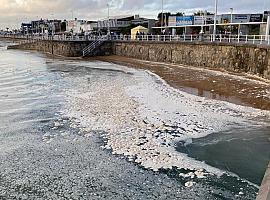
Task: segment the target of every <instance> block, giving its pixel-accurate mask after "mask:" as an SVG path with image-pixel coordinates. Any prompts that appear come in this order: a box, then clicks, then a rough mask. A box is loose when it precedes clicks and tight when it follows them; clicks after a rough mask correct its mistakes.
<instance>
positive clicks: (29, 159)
mask: <svg viewBox="0 0 270 200" xmlns="http://www.w3.org/2000/svg"><path fill="white" fill-rule="evenodd" d="M6 45H7V43H6V42H0V46H1V47H0V199H38V198H40V199H48V198H53V199H60V198H63V199H65V198H66V199H238V198H239V199H254V198H255V195H256V194H255V193H256V192H257V190H258V189H257V188H256V187H254V186H252V185H249V184H247V183H246V182H244V181H243V179H246V180H249V181H251V182H253V183H255V184H259V183H260V181H261V179H262V176H263V173H264V170H265V168H266V165H267V163H268V161H269V157H270V150H269V149H270V142H269V138H270V128H269V127H263V128H256V129H254V128H249V127H247V129H245V130H239V129H234V130H230V131H227V132H224V133H217V134H213V135H209V136H207V137H205V138H201V139H196V140H193V141H192V143H191V144H189V145H184V144H183V143H179V144H178V146H177V150H178V151H181V152H185V153H187V154H188V155H189V156H191V157H194V158H196V159H198V160H201V161H204V162H206V163H208V164H210V165H212V166H214V167H218V168H220V169H224V170H227V171H229V172H233V173H235V174H237V175H239V176H240V177H241V178H243V179H239V178H237V177H229V176H224V177H222V178H217V177H214V176H213V177H209V178H207V179H206V180H202V181H200V180H198V184H197V185H196V187H194V188H192V189H189V188H185V187H184V186H183V183H184V182H185V180H183V179H181V178H179V177H178V176H177V175H176V173H177V170H171V171H164V172H160V173H154V172H152V171H148V170H144V169H142V168H140V167H139V166H137V165H135V164H133V163H129V162H127V161H126V160H125V159H124V158H122V157H117V156H112V155H111V154H110V152H106V151H104V150H102V149H100V148H99V146H100V144H101V143H102V142H103V141H101V140H100V139H99V138H98V137H96V138H91V139H87V138H84V137H81V135H80V133H79V130H77V129H76V128H74V127H71V126H70V119H66V118H63V117H61V115H60V113H59V112H60V110H61V108H62V107H63V106H64V105H65V104H66V103H68V102H66V100H65V99H66V98H65V93H64V92H65V91H66V90H71V89H72V90H78V89H80V88H79V87H78V85H76V84H74V83H73V81H72V77H82V79H84V76H85V75H87V74H91V75H92V76H99V75H100V74H101V73H104V72H103V71H102V70H94V69H93V70H89V69H87V68H84V66H83V63H82V64H81V65H78V66H77V67H71V68H70V67H68V64H66V65H65V64H61V65H59V64H57V63H58V62H55V60H53V59H50V58H46V57H45V56H44V55H41V54H38V53H34V52H20V51H7V50H6V48H5V46H6ZM68 62H69V61H67V63H68ZM54 63H56V64H54ZM62 63H65V61H63V60H62ZM93 65H95V66H96V65H98V64H95V63H93ZM108 75H109V76H112V75H114V76H121V73H119V72H117V71H114V72H111V73H109V74H108ZM66 77H68V79H67V78H66ZM88 81H89V80H87V79H86V80H85V84H87V83H88ZM56 122H60V123H61V124H62V126H61V127H60V128H58V129H57V130H53V127H54V124H55V123H56ZM51 138H54V140H53V142H50V141H51V140H50V139H51ZM240 188H241V189H243V190H245V196H242V197H241V196H238V195H237V194H238V192H239V191H240Z"/></svg>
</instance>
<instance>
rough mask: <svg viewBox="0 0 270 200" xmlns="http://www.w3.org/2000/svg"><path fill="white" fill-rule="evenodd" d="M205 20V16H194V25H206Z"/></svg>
mask: <svg viewBox="0 0 270 200" xmlns="http://www.w3.org/2000/svg"><path fill="white" fill-rule="evenodd" d="M205 21H206V17H205V16H194V25H204V24H205Z"/></svg>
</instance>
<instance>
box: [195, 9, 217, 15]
mask: <svg viewBox="0 0 270 200" xmlns="http://www.w3.org/2000/svg"><path fill="white" fill-rule="evenodd" d="M205 14H206V15H214V13H210V12H208V11H202V10H200V11H198V12H195V13H194V14H193V15H194V16H201V15H205Z"/></svg>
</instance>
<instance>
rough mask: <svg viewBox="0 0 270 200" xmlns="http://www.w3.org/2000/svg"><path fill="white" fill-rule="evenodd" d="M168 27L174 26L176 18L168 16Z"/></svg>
mask: <svg viewBox="0 0 270 200" xmlns="http://www.w3.org/2000/svg"><path fill="white" fill-rule="evenodd" d="M168 26H176V16H169V20H168Z"/></svg>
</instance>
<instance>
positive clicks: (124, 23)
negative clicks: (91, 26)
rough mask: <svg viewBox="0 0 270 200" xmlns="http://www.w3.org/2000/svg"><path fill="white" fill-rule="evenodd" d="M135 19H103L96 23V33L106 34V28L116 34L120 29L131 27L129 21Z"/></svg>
mask: <svg viewBox="0 0 270 200" xmlns="http://www.w3.org/2000/svg"><path fill="white" fill-rule="evenodd" d="M134 19H135V16H133V15H128V16H115V17H110V19H104V20H100V21H98V25H97V28H98V31H100V32H107V30H108V28H109V29H110V31H113V32H118V31H120V29H121V28H126V27H128V26H130V25H131V21H132V20H134Z"/></svg>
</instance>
